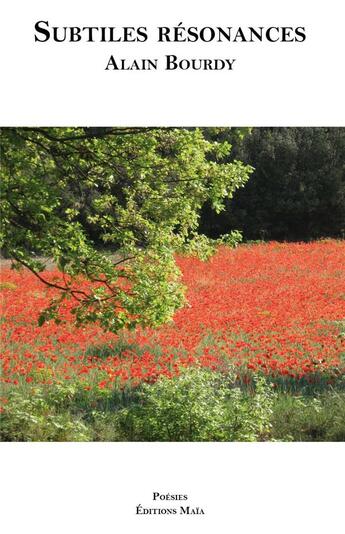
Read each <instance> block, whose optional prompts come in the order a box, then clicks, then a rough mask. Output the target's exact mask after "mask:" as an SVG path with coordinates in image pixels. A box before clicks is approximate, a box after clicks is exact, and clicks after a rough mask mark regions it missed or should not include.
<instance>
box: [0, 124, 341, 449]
mask: <svg viewBox="0 0 345 534" xmlns="http://www.w3.org/2000/svg"><path fill="white" fill-rule="evenodd" d="M344 154H345V128H336V127H333V128H331V127H327V128H326V127H261V128H259V127H253V128H250V127H248V128H244V127H241V128H230V127H199V128H196V127H132V126H131V127H124V126H121V127H104V128H101V127H55V128H54V127H4V128H1V223H2V224H1V258H0V261H1V282H0V289H1V294H2V304H1V306H2V310H1V333H2V356H1V364H2V372H1V377H0V380H1V395H0V433H1V441H14V442H16V441H17V442H18V441H26V442H33V441H53V442H56V441H69V442H74V441H106V442H110V441H112V442H126V441H129V442H142V441H158V442H164V441H168V442H178V441H182V442H200V441H208V442H221V441H226V442H234V441H244V442H246V441H252V442H253V441H254V442H255V441H345V380H344V369H345V365H344V364H345V360H344V357H345V261H344V260H345V240H344V238H345V174H344V168H345V166H344V163H345V160H344Z"/></svg>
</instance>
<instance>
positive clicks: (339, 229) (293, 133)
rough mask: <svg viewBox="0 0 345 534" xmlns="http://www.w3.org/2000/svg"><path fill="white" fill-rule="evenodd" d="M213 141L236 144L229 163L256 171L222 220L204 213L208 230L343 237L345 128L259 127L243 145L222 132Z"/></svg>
mask: <svg viewBox="0 0 345 534" xmlns="http://www.w3.org/2000/svg"><path fill="white" fill-rule="evenodd" d="M212 139H218V140H227V141H230V142H231V143H233V150H232V152H231V154H230V156H229V158H230V159H229V161H230V160H231V158H232V157H235V158H239V159H240V160H241V161H244V162H246V163H249V164H251V165H253V167H254V168H255V171H254V173H253V175H252V177H251V179H250V180H249V181H248V183H247V184H246V185H245V187H244V188H243V189H241V190H239V191H237V192H236V193H235V195H234V197H233V199H231V200H228V201H226V210H225V211H223V212H222V213H221V214H220V215H219V216H216V215H215V214H214V213H212V211H211V210H210V209H207V210H205V211H204V214H203V217H202V225H201V227H202V230H203V231H205V232H207V233H208V234H209V235H212V236H216V235H218V234H219V233H223V232H226V231H229V230H231V229H232V228H236V229H239V230H241V231H242V232H243V235H244V238H245V239H260V238H264V239H278V240H291V241H296V240H310V239H316V238H320V237H341V236H344V234H345V129H344V128H254V129H253V130H252V132H251V135H249V136H247V137H245V138H244V140H243V142H239V140H238V138H236V136H235V135H234V133H233V131H232V130H223V131H222V132H221V136H219V135H217V134H216V135H213V136H212Z"/></svg>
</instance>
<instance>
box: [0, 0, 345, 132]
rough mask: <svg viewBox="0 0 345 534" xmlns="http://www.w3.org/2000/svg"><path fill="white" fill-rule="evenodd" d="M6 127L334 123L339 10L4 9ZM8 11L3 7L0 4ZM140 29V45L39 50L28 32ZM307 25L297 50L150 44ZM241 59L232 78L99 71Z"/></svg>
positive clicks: (102, 2) (21, 2)
mask: <svg viewBox="0 0 345 534" xmlns="http://www.w3.org/2000/svg"><path fill="white" fill-rule="evenodd" d="M4 5H6V7H5V13H4V16H2V18H1V31H0V38H1V72H2V83H1V99H0V105H1V114H0V116H1V119H0V120H1V124H2V125H3V126H4V125H26V126H29V125H38V124H40V125H43V124H44V125H46V126H48V125H51V126H67V125H85V124H87V125H94V126H112V125H164V126H167V125H170V126H175V125H191V126H192V125H194V126H198V125H199V126H200V125H201V124H202V125H217V126H222V125H225V126H226V125H234V126H283V125H285V126H288V125H290V126H292V125H294V126H303V125H306V124H308V125H310V126H312V125H313V126H341V125H344V123H345V106H344V105H343V102H342V100H343V92H344V85H345V84H344V57H343V53H344V26H343V25H344V7H343V6H344V2H343V0H329V1H328V2H321V1H320V2H315V1H314V2H313V1H311V0H284V1H282V0H281V1H277V0H236V1H230V0H207V2H205V1H203V0H174V1H162V0H126V1H125V2H116V1H115V0H96V1H95V0H80V1H75V0H54V1H53V0H49V1H47V0H11V1H7V2H6V3H5V2H4ZM2 10H3V11H4V7H2ZM39 20H48V21H49V23H50V26H73V25H76V26H84V25H85V26H102V25H104V26H120V27H121V26H135V27H136V26H147V27H148V31H149V35H150V39H149V40H148V41H147V42H146V43H119V44H116V43H98V44H96V43H87V42H86V43H54V42H52V41H49V42H46V43H35V42H34V33H35V32H34V24H35V23H36V22H37V21H39ZM179 22H183V25H184V26H187V27H188V26H198V27H203V26H225V27H226V26H232V27H236V26H244V27H246V26H271V25H273V26H293V27H296V26H305V27H306V31H307V39H306V41H305V42H304V43H157V42H156V39H155V37H156V33H155V29H156V27H157V26H176V25H177V24H178V23H179ZM111 54H113V55H114V56H115V57H117V58H122V57H123V58H126V57H127V58H138V57H139V58H140V57H163V56H164V55H166V54H175V55H177V56H179V57H181V58H183V57H196V58H209V57H210V58H212V57H219V58H222V57H223V58H224V57H230V58H236V62H235V64H234V70H233V71H230V72H229V71H219V72H209V71H194V72H193V71H178V72H177V71H164V70H159V71H147V72H144V71H105V70H104V69H105V67H106V65H107V63H108V60H109V56H110V55H111Z"/></svg>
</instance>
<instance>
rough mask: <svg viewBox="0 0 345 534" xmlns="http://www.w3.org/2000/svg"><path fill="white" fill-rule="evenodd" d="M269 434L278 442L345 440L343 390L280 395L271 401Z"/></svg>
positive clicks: (344, 401)
mask: <svg viewBox="0 0 345 534" xmlns="http://www.w3.org/2000/svg"><path fill="white" fill-rule="evenodd" d="M272 437H273V439H275V440H278V441H345V392H344V391H340V392H337V391H332V390H329V391H327V392H324V393H322V394H318V395H316V396H313V397H307V396H294V395H289V394H280V395H279V396H278V398H277V400H276V402H275V404H274V410H273V417H272Z"/></svg>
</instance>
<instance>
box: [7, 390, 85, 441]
mask: <svg viewBox="0 0 345 534" xmlns="http://www.w3.org/2000/svg"><path fill="white" fill-rule="evenodd" d="M56 392H57V390H55V395H56ZM64 393H65V392H64V391H62V394H64ZM56 400H57V399H55V402H56ZM60 400H63V399H60ZM90 437H91V434H90V431H89V429H88V428H87V427H86V426H85V424H84V423H83V422H82V421H81V420H80V418H78V417H77V416H73V415H72V414H71V413H69V412H68V411H66V410H64V411H63V412H61V411H60V410H59V411H58V405H57V406H56V407H55V406H54V403H53V402H52V399H49V397H47V396H46V395H45V394H44V391H43V390H41V389H37V390H36V392H35V394H34V395H32V396H28V397H23V394H22V393H21V392H17V391H12V392H11V394H10V395H9V397H8V402H7V403H6V406H5V408H4V410H3V412H2V413H1V414H0V440H1V441H88V440H89V439H90Z"/></svg>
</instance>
